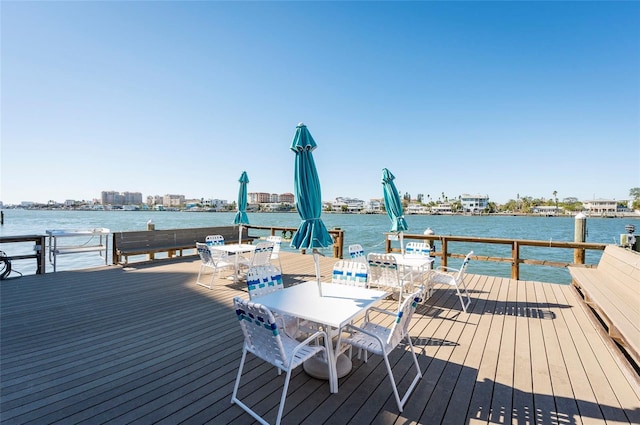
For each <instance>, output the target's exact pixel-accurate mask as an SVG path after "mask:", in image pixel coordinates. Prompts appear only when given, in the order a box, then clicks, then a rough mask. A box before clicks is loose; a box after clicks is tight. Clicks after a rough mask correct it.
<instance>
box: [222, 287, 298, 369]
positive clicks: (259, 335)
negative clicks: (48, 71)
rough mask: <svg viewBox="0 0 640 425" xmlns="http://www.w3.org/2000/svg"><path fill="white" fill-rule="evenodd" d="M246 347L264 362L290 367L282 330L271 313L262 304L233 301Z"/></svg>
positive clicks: (235, 299)
mask: <svg viewBox="0 0 640 425" xmlns="http://www.w3.org/2000/svg"><path fill="white" fill-rule="evenodd" d="M233 304H234V306H235V309H236V316H237V317H238V321H239V322H240V327H241V328H242V333H243V334H244V343H245V344H246V347H247V348H248V349H249V350H250V351H251V352H252V353H253V354H255V355H256V356H258V357H260V358H261V359H262V360H264V361H267V362H269V363H271V364H273V365H276V366H284V367H285V368H286V367H289V364H288V363H287V356H286V355H285V351H284V347H283V345H282V338H281V337H280V329H279V328H278V325H277V324H276V320H275V318H274V317H273V314H272V313H271V311H270V310H269V309H268V308H267V307H265V306H263V305H262V304H258V303H254V302H252V301H248V300H243V299H242V298H240V297H235V298H234V299H233Z"/></svg>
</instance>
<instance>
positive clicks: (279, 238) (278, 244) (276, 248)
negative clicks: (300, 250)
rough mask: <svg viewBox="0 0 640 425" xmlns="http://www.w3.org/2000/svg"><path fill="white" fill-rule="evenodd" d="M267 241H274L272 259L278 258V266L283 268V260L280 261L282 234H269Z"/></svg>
mask: <svg viewBox="0 0 640 425" xmlns="http://www.w3.org/2000/svg"><path fill="white" fill-rule="evenodd" d="M267 242H273V251H272V252H271V261H274V260H278V266H279V267H280V270H282V262H281V261H280V248H281V245H282V236H268V237H267Z"/></svg>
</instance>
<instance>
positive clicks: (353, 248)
mask: <svg viewBox="0 0 640 425" xmlns="http://www.w3.org/2000/svg"><path fill="white" fill-rule="evenodd" d="M349 257H351V259H352V260H353V261H359V262H361V263H364V264H367V265H368V262H367V256H366V255H364V249H363V248H362V245H360V244H359V243H355V244H353V245H349Z"/></svg>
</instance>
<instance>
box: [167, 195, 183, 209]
mask: <svg viewBox="0 0 640 425" xmlns="http://www.w3.org/2000/svg"><path fill="white" fill-rule="evenodd" d="M162 205H163V206H164V207H169V208H175V207H179V206H181V205H184V195H172V194H166V195H164V196H163V197H162Z"/></svg>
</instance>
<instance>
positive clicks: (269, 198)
mask: <svg viewBox="0 0 640 425" xmlns="http://www.w3.org/2000/svg"><path fill="white" fill-rule="evenodd" d="M247 201H248V202H249V203H250V204H277V203H285V204H293V203H295V196H294V195H293V193H290V192H287V193H280V194H278V193H266V192H249V193H247Z"/></svg>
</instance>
